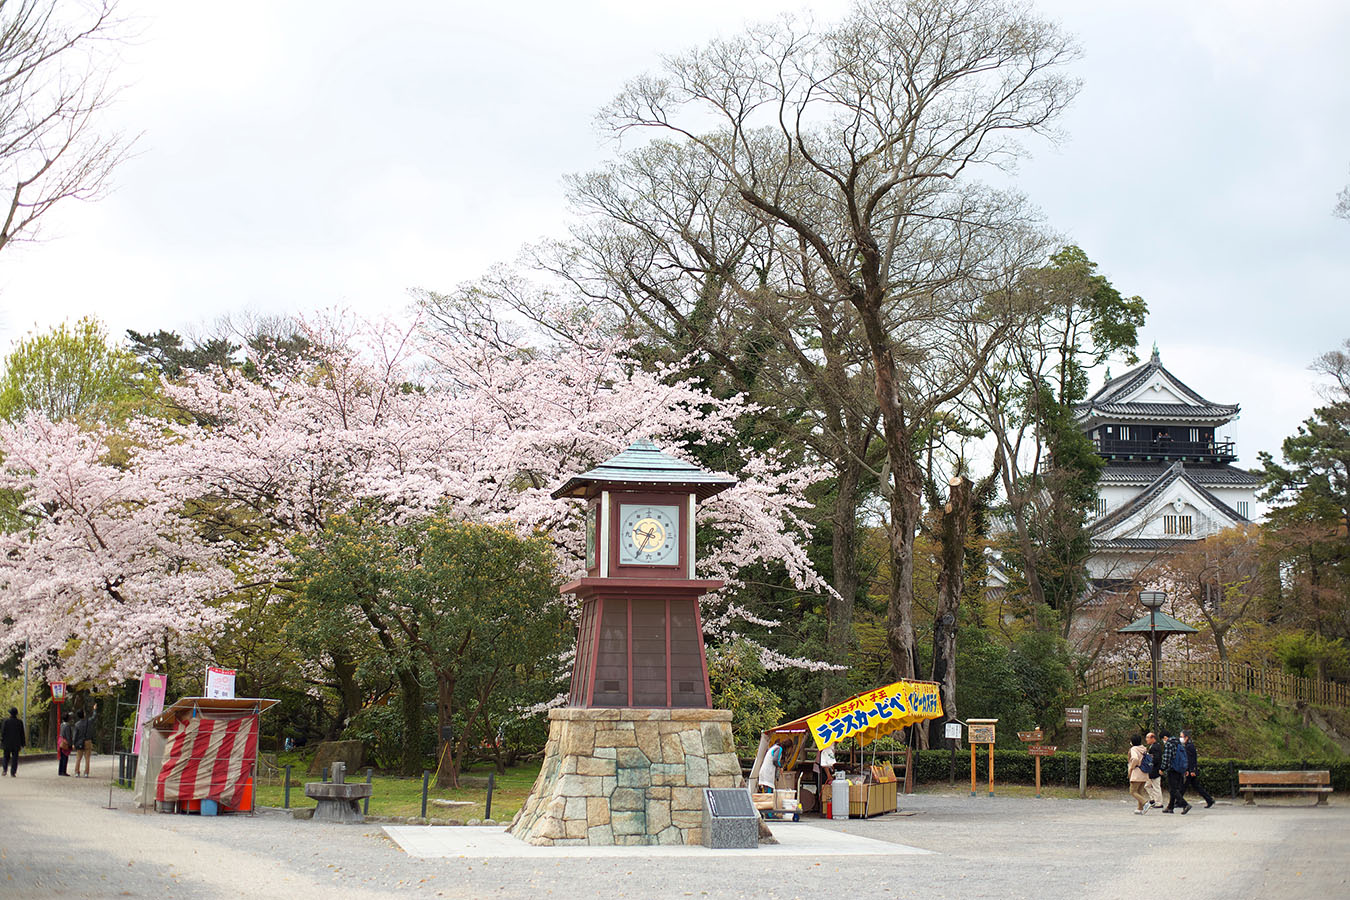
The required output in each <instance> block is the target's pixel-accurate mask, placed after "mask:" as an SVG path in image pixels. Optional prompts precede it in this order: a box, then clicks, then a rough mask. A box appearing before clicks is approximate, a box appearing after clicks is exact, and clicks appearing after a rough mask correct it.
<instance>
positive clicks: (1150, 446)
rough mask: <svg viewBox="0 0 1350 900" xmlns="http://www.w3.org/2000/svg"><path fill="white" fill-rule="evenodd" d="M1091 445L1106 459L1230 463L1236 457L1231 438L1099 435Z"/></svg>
mask: <svg viewBox="0 0 1350 900" xmlns="http://www.w3.org/2000/svg"><path fill="white" fill-rule="evenodd" d="M1092 444H1093V446H1094V447H1096V449H1097V453H1098V454H1099V455H1100V456H1102V457H1103V458H1104V459H1116V460H1139V461H1141V462H1157V461H1167V462H1177V461H1181V462H1197V463H1229V462H1233V461H1234V460H1235V459H1237V453H1236V452H1234V449H1233V442H1232V441H1168V440H1151V441H1122V440H1112V439H1110V438H1098V439H1096V440H1094V441H1093V442H1092Z"/></svg>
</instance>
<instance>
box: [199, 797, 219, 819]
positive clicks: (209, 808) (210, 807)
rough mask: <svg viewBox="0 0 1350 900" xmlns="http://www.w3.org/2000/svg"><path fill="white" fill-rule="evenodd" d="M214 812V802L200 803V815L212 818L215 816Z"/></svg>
mask: <svg viewBox="0 0 1350 900" xmlns="http://www.w3.org/2000/svg"><path fill="white" fill-rule="evenodd" d="M216 811H217V806H216V801H214V800H203V801H202V815H204V816H214V815H215V814H216Z"/></svg>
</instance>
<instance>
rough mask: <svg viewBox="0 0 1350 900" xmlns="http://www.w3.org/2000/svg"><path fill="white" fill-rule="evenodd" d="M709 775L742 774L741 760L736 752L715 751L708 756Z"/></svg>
mask: <svg viewBox="0 0 1350 900" xmlns="http://www.w3.org/2000/svg"><path fill="white" fill-rule="evenodd" d="M708 774H709V775H740V774H741V762H740V760H738V759H737V758H736V754H735V753H714V754H713V755H712V756H709V757H708Z"/></svg>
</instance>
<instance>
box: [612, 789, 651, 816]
mask: <svg viewBox="0 0 1350 900" xmlns="http://www.w3.org/2000/svg"><path fill="white" fill-rule="evenodd" d="M642 806H643V798H642V791H639V790H635V789H633V788H615V790H614V793H613V794H611V795H610V798H609V808H610V809H611V810H613V813H612V814H611V818H613V817H614V816H617V815H618V814H619V811H620V810H634V809H642Z"/></svg>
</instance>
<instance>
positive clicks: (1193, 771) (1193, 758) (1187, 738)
mask: <svg viewBox="0 0 1350 900" xmlns="http://www.w3.org/2000/svg"><path fill="white" fill-rule="evenodd" d="M1181 746H1182V747H1184V748H1186V787H1187V788H1192V789H1194V790H1195V792H1196V793H1197V794H1199V795H1200V796H1201V797H1204V798H1205V809H1209V808H1210V807H1211V806H1213V805H1214V798H1213V797H1211V796H1210V795H1209V791H1207V790H1205V786H1204V785H1203V784H1201V783H1200V767H1199V766H1198V765H1197V764H1196V763H1197V760H1198V757H1199V751H1197V750H1196V749H1195V741H1193V740H1191V733H1190V731H1189V730H1187V729H1185V728H1183V729H1181Z"/></svg>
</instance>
